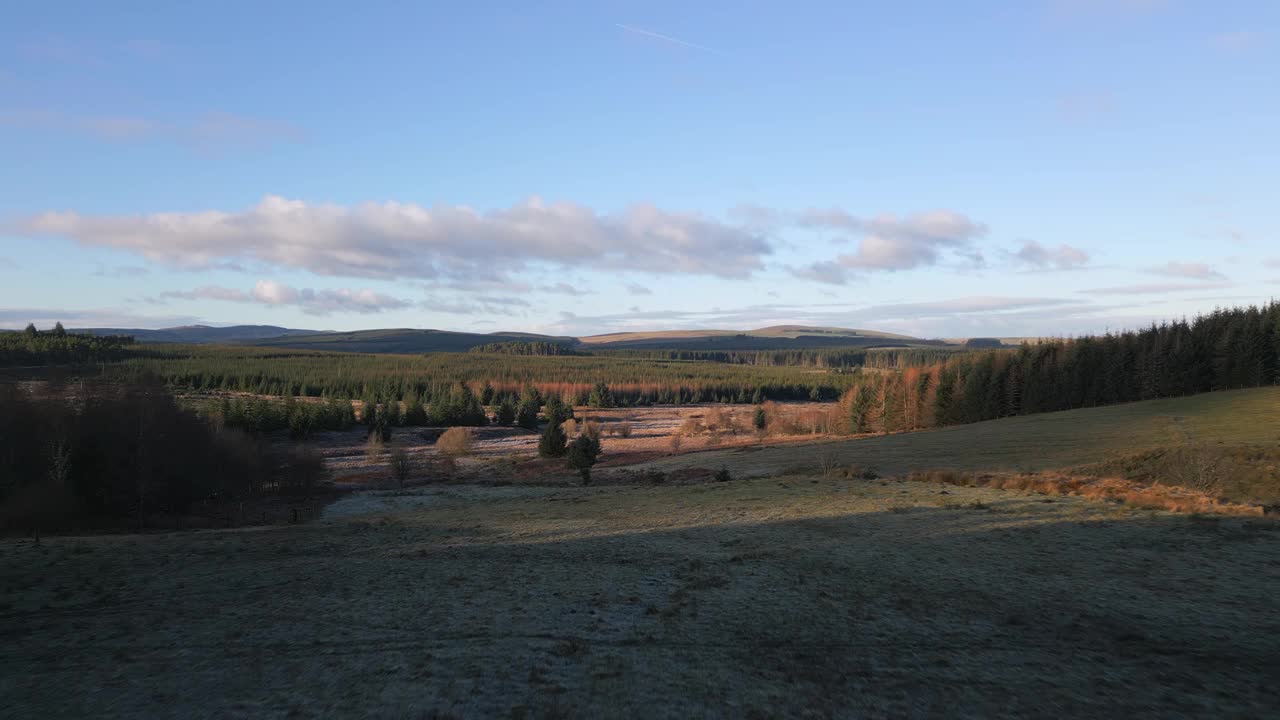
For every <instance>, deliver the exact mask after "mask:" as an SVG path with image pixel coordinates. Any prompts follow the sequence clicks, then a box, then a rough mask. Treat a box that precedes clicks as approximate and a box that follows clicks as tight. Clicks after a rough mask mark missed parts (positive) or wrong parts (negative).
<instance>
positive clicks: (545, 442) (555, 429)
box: [538, 422, 569, 458]
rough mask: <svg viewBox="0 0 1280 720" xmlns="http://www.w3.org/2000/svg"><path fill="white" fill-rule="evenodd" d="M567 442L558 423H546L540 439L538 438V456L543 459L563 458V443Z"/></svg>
mask: <svg viewBox="0 0 1280 720" xmlns="http://www.w3.org/2000/svg"><path fill="white" fill-rule="evenodd" d="M568 440H569V439H568V438H567V437H565V434H564V428H562V427H560V423H556V422H552V423H547V426H546V428H544V429H543V431H542V437H540V438H538V455H539V456H541V457H544V458H554V457H564V453H565V443H567V442H568Z"/></svg>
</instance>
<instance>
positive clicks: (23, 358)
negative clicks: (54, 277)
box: [0, 323, 133, 367]
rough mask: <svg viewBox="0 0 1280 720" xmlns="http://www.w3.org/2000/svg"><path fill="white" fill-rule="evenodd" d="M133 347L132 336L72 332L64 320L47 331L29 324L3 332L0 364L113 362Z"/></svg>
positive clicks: (0, 345) (4, 365) (0, 340)
mask: <svg viewBox="0 0 1280 720" xmlns="http://www.w3.org/2000/svg"><path fill="white" fill-rule="evenodd" d="M132 346H133V338H131V337H124V336H116V335H105V336H101V337H98V336H94V335H80V334H75V333H69V332H67V331H66V330H65V329H64V328H63V327H62V323H58V324H57V325H55V326H54V327H53V329H52V330H45V331H40V330H36V326H35V325H27V329H26V330H23V331H22V332H0V366H3V367H14V366H27V365H67V364H74V363H88V362H112V361H116V360H122V359H124V358H125V357H126V356H127V354H128V352H129V349H130V348H131V347H132Z"/></svg>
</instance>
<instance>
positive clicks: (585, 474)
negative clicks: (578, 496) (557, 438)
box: [568, 433, 600, 485]
mask: <svg viewBox="0 0 1280 720" xmlns="http://www.w3.org/2000/svg"><path fill="white" fill-rule="evenodd" d="M568 455H569V467H570V468H571V469H573V470H577V471H578V474H579V475H581V476H582V484H583V485H590V484H591V467H592V466H593V465H595V464H596V458H598V457H599V456H600V441H599V440H596V439H595V438H592V437H590V436H589V435H587V434H585V433H584V434H582V435H579V436H578V438H577V439H576V440H574V441H573V442H571V443H569V448H568Z"/></svg>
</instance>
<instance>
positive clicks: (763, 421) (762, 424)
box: [751, 405, 769, 435]
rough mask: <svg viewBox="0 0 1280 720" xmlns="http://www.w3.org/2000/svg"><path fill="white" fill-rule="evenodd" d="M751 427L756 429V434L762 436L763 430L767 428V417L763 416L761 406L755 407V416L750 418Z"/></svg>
mask: <svg viewBox="0 0 1280 720" xmlns="http://www.w3.org/2000/svg"><path fill="white" fill-rule="evenodd" d="M751 425H752V427H754V428H755V429H756V432H757V433H760V434H762V435H763V434H764V431H765V429H766V428H768V427H769V416H768V415H767V414H765V411H764V406H763V405H757V406H756V412H755V415H754V416H753V417H752V418H751Z"/></svg>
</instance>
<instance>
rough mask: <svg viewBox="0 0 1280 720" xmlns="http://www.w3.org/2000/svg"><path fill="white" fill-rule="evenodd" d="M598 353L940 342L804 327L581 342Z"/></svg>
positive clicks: (654, 334) (598, 337)
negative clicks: (639, 350) (642, 350)
mask: <svg viewBox="0 0 1280 720" xmlns="http://www.w3.org/2000/svg"><path fill="white" fill-rule="evenodd" d="M579 342H581V343H582V344H583V345H584V346H586V347H587V348H590V349H595V350H624V349H637V350H638V349H648V350H653V349H672V350H787V349H806V348H824V347H916V346H937V345H945V344H946V343H944V342H942V341H940V340H921V339H919V338H913V337H910V336H908V335H895V334H893V333H886V332H879V331H876V330H854V329H850V328H835V327H808V326H804V325H775V326H772V327H766V328H759V329H757V330H666V331H654V332H621V333H607V334H604V335H591V336H588V337H583V338H579Z"/></svg>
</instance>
